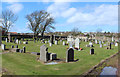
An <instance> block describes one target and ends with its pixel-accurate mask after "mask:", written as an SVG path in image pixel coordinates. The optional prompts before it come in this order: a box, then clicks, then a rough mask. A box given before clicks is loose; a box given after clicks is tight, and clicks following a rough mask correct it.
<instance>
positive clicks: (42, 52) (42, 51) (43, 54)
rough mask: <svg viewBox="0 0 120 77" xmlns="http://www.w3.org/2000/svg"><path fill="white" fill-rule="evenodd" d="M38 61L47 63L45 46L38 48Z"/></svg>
mask: <svg viewBox="0 0 120 77" xmlns="http://www.w3.org/2000/svg"><path fill="white" fill-rule="evenodd" d="M40 60H41V61H43V62H47V61H48V48H47V47H46V46H45V45H42V46H41V47H40Z"/></svg>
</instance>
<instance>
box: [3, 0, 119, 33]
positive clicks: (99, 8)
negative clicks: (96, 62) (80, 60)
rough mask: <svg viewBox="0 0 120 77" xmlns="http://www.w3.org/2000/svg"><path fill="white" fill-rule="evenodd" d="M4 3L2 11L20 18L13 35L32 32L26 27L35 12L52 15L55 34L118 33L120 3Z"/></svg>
mask: <svg viewBox="0 0 120 77" xmlns="http://www.w3.org/2000/svg"><path fill="white" fill-rule="evenodd" d="M5 1H6V2H2V10H3V11H4V10H6V9H9V10H12V11H13V12H14V13H15V14H16V15H18V17H19V18H18V20H17V22H16V23H15V24H14V27H13V28H11V30H10V31H12V32H20V33H21V32H24V33H25V32H31V31H30V30H29V29H28V28H27V20H26V18H25V16H26V15H27V14H30V13H32V12H34V11H36V10H46V11H48V12H49V13H51V15H52V16H53V17H54V19H55V22H56V23H55V24H54V26H55V28H56V29H55V30H54V31H71V29H73V28H74V27H76V28H78V29H79V30H80V31H82V32H95V31H96V30H97V29H102V30H103V31H111V32H117V31H118V2H87V1H86V2H72V1H68V2H56V1H52V2H49V0H45V1H47V2H42V1H40V2H27V1H26V2H19V1H18V0H11V1H10V2H8V1H9V0H5ZM14 1H18V2H14ZM64 1H65V0H64ZM76 1H77V0H76Z"/></svg>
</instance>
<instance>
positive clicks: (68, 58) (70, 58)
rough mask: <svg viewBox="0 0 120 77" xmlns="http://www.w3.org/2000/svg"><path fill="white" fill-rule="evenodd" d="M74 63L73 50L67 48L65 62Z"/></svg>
mask: <svg viewBox="0 0 120 77" xmlns="http://www.w3.org/2000/svg"><path fill="white" fill-rule="evenodd" d="M71 61H74V50H73V48H69V49H68V50H67V52H66V62H71Z"/></svg>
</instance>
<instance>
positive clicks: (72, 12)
mask: <svg viewBox="0 0 120 77" xmlns="http://www.w3.org/2000/svg"><path fill="white" fill-rule="evenodd" d="M76 11H77V9H76V8H69V9H68V10H66V11H64V12H62V14H61V15H62V17H65V18H66V17H69V16H72V15H73V14H74V13H75V12H76Z"/></svg>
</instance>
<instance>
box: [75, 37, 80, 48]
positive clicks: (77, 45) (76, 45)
mask: <svg viewBox="0 0 120 77" xmlns="http://www.w3.org/2000/svg"><path fill="white" fill-rule="evenodd" d="M79 43H80V40H79V38H76V39H75V48H78V49H79V47H80V46H79Z"/></svg>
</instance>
